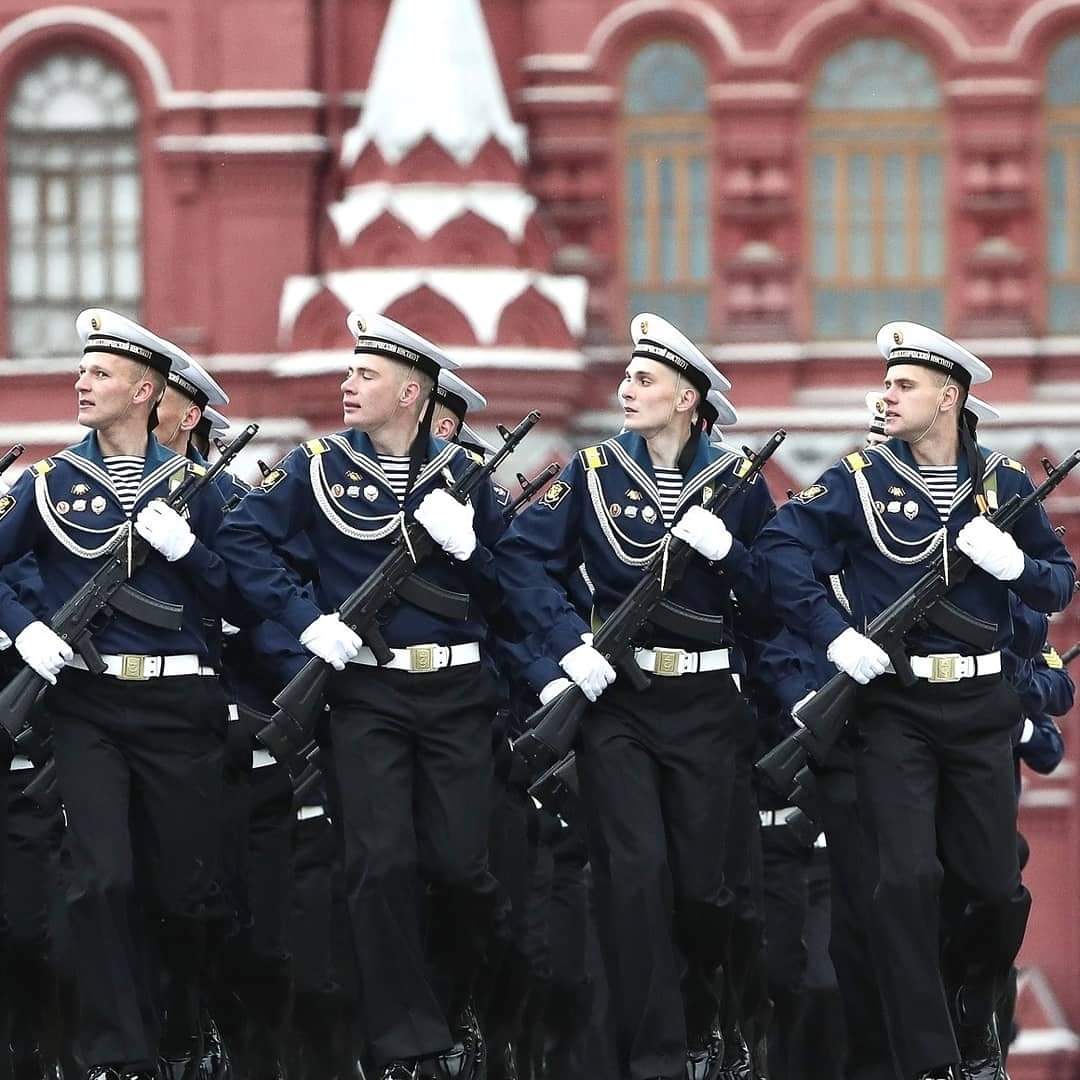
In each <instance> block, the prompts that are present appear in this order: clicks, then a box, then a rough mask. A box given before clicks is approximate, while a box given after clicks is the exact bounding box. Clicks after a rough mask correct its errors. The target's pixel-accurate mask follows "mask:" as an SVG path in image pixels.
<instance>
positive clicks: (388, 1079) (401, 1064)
mask: <svg viewBox="0 0 1080 1080" xmlns="http://www.w3.org/2000/svg"><path fill="white" fill-rule="evenodd" d="M419 1077H420V1067H419V1065H418V1063H417V1062H415V1061H391V1062H390V1064H389V1065H384V1066H383V1069H382V1071H381V1072H380V1073H379V1080H419Z"/></svg>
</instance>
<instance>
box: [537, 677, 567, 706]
mask: <svg viewBox="0 0 1080 1080" xmlns="http://www.w3.org/2000/svg"><path fill="white" fill-rule="evenodd" d="M573 685H574V684H573V683H572V682H571V681H570V680H569V679H552V680H551V682H549V683H548V684H547V686H545V687H544V689H543V690H541V691H540V704H541V705H546V704H547V703H548V702H549V701H551V699H552V698H557V697H558V696H559V695H560V694H561V693H562V692H563V691H564V690H566V689H568V688H569V687H571V686H573Z"/></svg>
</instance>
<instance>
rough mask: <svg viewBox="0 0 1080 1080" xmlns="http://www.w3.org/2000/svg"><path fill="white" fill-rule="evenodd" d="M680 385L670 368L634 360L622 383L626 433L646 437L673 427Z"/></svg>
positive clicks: (620, 396)
mask: <svg viewBox="0 0 1080 1080" xmlns="http://www.w3.org/2000/svg"><path fill="white" fill-rule="evenodd" d="M679 382H680V380H679V376H678V375H676V374H675V372H674V371H673V370H672V369H671V368H669V367H668V366H667V365H666V364H661V363H659V362H658V361H656V360H644V359H642V358H640V357H635V359H633V360H631V361H630V363H629V365H628V366H627V368H626V374H625V375H624V376H623V381H622V382H621V383H619V404H620V405H622V409H623V425H624V427H625V428H626V430H627V431H636V432H637V433H638V434H639V435H644V434H647V433H649V432H653V431H659V430H660V429H661V428H664V427H666V426H667V425H668V424H669V423H671V420H672V418H673V417H674V415H675V411H676V402H675V399H676V395H677V394H678V390H679Z"/></svg>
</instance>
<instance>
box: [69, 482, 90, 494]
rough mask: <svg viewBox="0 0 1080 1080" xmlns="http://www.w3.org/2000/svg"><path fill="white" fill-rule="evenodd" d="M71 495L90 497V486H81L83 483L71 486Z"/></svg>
mask: <svg viewBox="0 0 1080 1080" xmlns="http://www.w3.org/2000/svg"><path fill="white" fill-rule="evenodd" d="M71 494H72V495H89V494H90V485H89V484H81V483H80V484H72V485H71Z"/></svg>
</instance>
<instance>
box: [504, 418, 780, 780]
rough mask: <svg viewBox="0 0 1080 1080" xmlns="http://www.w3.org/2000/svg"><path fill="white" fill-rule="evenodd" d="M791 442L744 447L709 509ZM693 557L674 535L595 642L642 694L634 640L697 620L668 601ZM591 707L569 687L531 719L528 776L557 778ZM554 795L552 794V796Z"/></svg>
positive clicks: (518, 750) (520, 747) (524, 744)
mask: <svg viewBox="0 0 1080 1080" xmlns="http://www.w3.org/2000/svg"><path fill="white" fill-rule="evenodd" d="M786 437H787V436H786V433H785V432H783V431H777V432H776V433H775V434H774V435H773V436H772V437H771V438H770V439H769V441H768V442H767V443H766V444H765V446H764V448H763V449H762V450H761V451H760V452H759V453H757V454H755V453H754V452H753V451H751V450H748V449H747V448H746V447H744V448H743V450H744V452H745V453H746V455H747V458H748V460H747V461H746V463H745V464H744V465H743V466H742V467H740V469H739V470H738V475H737V479H736V480H735V482H734V483H733V484H731V485H730V486H729V485H726V484H719V485H718V486H717V489H716V491H715V492H714V493H713V495H712V496H711V497H710V498H709V499H707V500H706V501H705V502H704V503H703V506H704V508H705V509H706V510H708V511H709V512H710V513H712V514H719V513H720V511H722V510H723V508H724V507H725V506H726V505H727V504H728V503H729V502H730V501H731V499H732V498H733V497H734V496H735V495H736V494H737V493H738V492H739V491H740V490H742V488H744V487H745V486H746V485H748V484H749V483H751V482H752V481H753V480H754V479H755V477H756V476H757V475H758V473H760V472H761V470H762V467H763V466H764V465H765V462H766V461H768V460H769V458H770V457H772V455H773V454H774V453H775V451H776V448H777V447H778V446H779V445H780V444H781V443H782V442H783V441H784V439H785V438H786ZM693 554H694V549H693V548H692V547H691V546H690V545H689V544H687V543H686V542H685V541H683V540H679V539H678V538H677V537H674V536H671V535H670V534H669V535H668V536H667V537H665V538H664V542H663V544H662V546H661V547H660V549H659V550H658V551H657V553H656V555H655V556H654V557H653V560H652V562H651V563H650V564H649V565H648V567H646V569H645V573H644V574H643V575H642V578H641V580H640V581H639V582H638V583H637V584H636V585H635V586H634V587H633V589H631V590H630V592H629V593H628V594H627V596H626V597H624V599H623V600H622V601H621V602H620V603H619V605H618V607H616V608H615V610H614V611H613V612H612V613H611V614H610V615H609V616H608V617H607V618H606V619H605V620H604V623H603V625H602V626H601V627H600V628H599V630H597V631H596V634H595V635H594V637H593V647H594V648H595V649H596V650H597V651H598V652H600V653H601V654H602V655H603V656H604V658H605V659H606V660H608V662H609V663H611V664H612V666H615V667H618V669H619V670H620V671H621V672H622V673H623V674H624V675H625V676H626V678H627V679H629V681H630V682H631V684H632V685H633V686H634V687H636V688H637V689H639V690H641V689H645V688H647V687H648V686H649V680H648V679H647V678H646V677H645V673H644V672H643V671H642V670H641V668H639V667H638V666H637V664H636V663H635V662H634V657H633V643H634V638H635V636H636V635H637V633H638V631H639V630H640V629H641V628H642V627H643V626H644V625H645V624H646V623H650V622H651V623H652V624H653V625H654V626H659V627H663V628H665V629H672V628H676V629H677V628H678V626H679V625H680V622H681V621H682V620H685V619H688V618H690V617H692V613H691V612H688V611H687V610H686V609H685V608H680V607H678V606H677V605H674V604H672V603H671V602H670V601H668V600H667V599H666V597H667V594H668V593H670V592H671V590H672V589H673V588H674V587H675V585H676V584H677V583H678V582H679V581H680V580H681V579H682V576H683V574H684V573H685V572H686V567H687V565H688V564H689V562H690V558H691V556H692V555H693ZM588 706H589V700H588V698H586V697H585V694H584V693H583V692H582V690H581V688H580V687H578V686H576V685H575V686H569V687H567V688H566V689H565V690H563V691H562V693H560V694H558V695H557V696H556V697H554V698H552V699H551V701H549V702H548V703H547V704H546V705H544V706H542V707H541V708H540V709H538V710H537V711H536V712H534V713H533V714H532V716H530V717H529V720H528V730H526V731H525V732H524V733H523V734H521V735H519V736H518V737H517V738H516V739H515V740H514V744H513V750H514V753H515V754H516V755H517V756H518V758H519V760H520V761H521V763H522V765H523V771H524V773H525V775H526V776H527V777H537V776H541V775H544V774H547V773H549V772H552V775H554V773H553V769H554V767H555V766H556V765H558V763H559V762H561V761H562V760H563V759H564V758H565V757H566V755H567V754H568V753H569V752H570V748H571V747H572V746H573V744H574V741H575V739H576V738H577V733H578V728H579V727H580V725H581V718H582V716H583V715H584V714H585V710H586V709H587V708H588ZM534 786H535V785H534ZM530 794H532V788H530ZM550 794H551V793H550V792H548V797H550ZM538 797H539V796H538ZM541 801H542V800H541Z"/></svg>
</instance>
